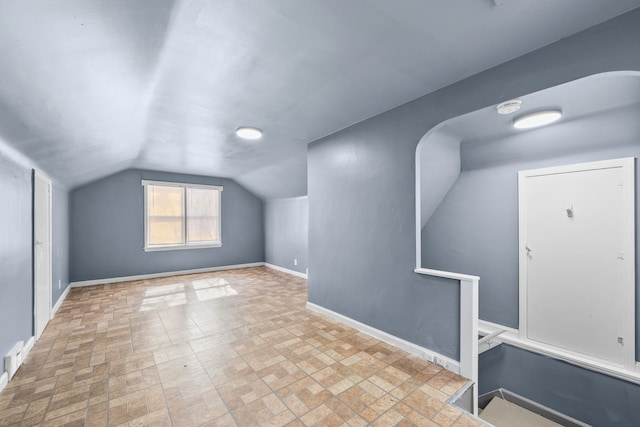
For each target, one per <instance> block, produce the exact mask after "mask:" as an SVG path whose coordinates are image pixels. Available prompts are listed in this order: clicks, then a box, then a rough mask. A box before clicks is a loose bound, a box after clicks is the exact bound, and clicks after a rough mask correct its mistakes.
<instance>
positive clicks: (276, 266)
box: [264, 262, 308, 279]
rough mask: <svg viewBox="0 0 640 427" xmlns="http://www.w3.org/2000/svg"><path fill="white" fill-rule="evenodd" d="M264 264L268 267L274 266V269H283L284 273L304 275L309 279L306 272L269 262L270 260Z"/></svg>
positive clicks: (304, 277) (303, 276) (297, 275)
mask: <svg viewBox="0 0 640 427" xmlns="http://www.w3.org/2000/svg"><path fill="white" fill-rule="evenodd" d="M264 266H265V267H267V268H272V269H274V270H278V271H281V272H283V273H287V274H291V275H292V276H296V277H302V278H303V279H307V278H308V275H307V274H305V273H300V272H299V271H295V270H290V269H288V268H284V267H280V266H278V265H275V264H269V263H268V262H265V263H264Z"/></svg>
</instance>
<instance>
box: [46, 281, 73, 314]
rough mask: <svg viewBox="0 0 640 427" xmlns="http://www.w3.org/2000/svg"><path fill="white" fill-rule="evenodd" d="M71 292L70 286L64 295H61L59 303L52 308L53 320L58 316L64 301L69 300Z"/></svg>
mask: <svg viewBox="0 0 640 427" xmlns="http://www.w3.org/2000/svg"><path fill="white" fill-rule="evenodd" d="M70 290H71V286H70V285H68V286H67V288H66V289H65V290H64V292H63V293H62V295H60V297H59V298H58V301H56V304H55V305H54V306H53V307H52V308H51V318H52V319H53V317H54V316H55V315H56V313H57V312H58V309H59V308H60V306H61V305H62V303H63V302H64V300H65V299H66V298H67V295H69V291H70Z"/></svg>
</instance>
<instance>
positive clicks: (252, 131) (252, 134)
mask: <svg viewBox="0 0 640 427" xmlns="http://www.w3.org/2000/svg"><path fill="white" fill-rule="evenodd" d="M236 135H238V136H239V137H240V138H242V139H260V138H262V131H261V130H260V129H258V128H254V127H250V126H241V127H239V128H238V129H236Z"/></svg>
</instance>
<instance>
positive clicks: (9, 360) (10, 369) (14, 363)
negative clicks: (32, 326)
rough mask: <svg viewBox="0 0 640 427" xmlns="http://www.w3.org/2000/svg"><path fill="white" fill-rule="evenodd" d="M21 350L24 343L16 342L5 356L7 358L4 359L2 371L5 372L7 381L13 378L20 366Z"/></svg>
mask: <svg viewBox="0 0 640 427" xmlns="http://www.w3.org/2000/svg"><path fill="white" fill-rule="evenodd" d="M23 349H24V341H18V342H17V343H16V345H14V346H13V348H12V349H11V351H10V352H9V354H7V357H5V358H4V370H5V371H7V374H8V375H9V379H11V378H13V376H14V375H15V373H16V371H17V370H18V368H19V367H20V365H22V350H23Z"/></svg>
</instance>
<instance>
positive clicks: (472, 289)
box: [460, 279, 479, 415]
mask: <svg viewBox="0 0 640 427" xmlns="http://www.w3.org/2000/svg"><path fill="white" fill-rule="evenodd" d="M478 281H479V279H473V280H460V375H462V376H463V377H465V378H467V379H469V380H471V381H473V415H478V397H477V396H478V311H479V309H478V306H479V304H478V288H479V286H478V285H479V283H478Z"/></svg>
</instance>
